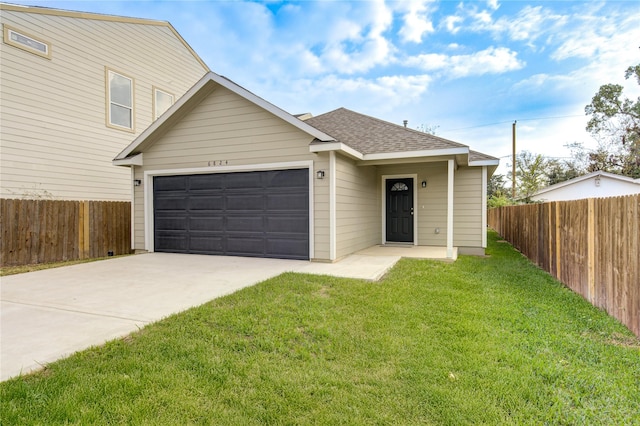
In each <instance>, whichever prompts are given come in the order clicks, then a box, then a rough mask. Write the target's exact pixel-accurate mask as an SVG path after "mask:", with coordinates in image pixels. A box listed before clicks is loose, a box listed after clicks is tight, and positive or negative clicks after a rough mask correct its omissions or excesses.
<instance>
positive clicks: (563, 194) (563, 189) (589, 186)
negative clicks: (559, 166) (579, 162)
mask: <svg viewBox="0 0 640 426" xmlns="http://www.w3.org/2000/svg"><path fill="white" fill-rule="evenodd" d="M631 194H640V179H632V178H630V177H626V176H621V175H616V174H613V173H607V172H603V171H596V172H593V173H589V174H586V175H584V176H579V177H577V178H573V179H569V180H567V181H564V182H560V183H556V184H555V185H551V186H548V187H546V188H543V189H541V190H539V191H538V192H536V193H535V194H533V195H532V196H531V199H532V200H533V201H569V200H580V199H583V198H597V197H618V196H623V195H631Z"/></svg>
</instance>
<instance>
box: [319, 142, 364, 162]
mask: <svg viewBox="0 0 640 426" xmlns="http://www.w3.org/2000/svg"><path fill="white" fill-rule="evenodd" d="M309 151H310V152H326V151H340V152H342V153H344V154H346V155H348V156H349V157H352V158H355V159H356V160H362V158H363V155H362V154H361V153H360V152H358V151H356V150H355V149H353V148H351V147H350V146H347V145H345V144H343V143H342V142H327V143H321V144H314V145H310V146H309Z"/></svg>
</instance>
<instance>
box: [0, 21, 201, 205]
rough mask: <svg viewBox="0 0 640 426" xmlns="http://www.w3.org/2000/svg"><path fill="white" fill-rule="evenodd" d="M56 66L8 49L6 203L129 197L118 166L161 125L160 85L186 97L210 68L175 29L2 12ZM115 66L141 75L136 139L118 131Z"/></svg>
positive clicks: (0, 84) (0, 162)
mask: <svg viewBox="0 0 640 426" xmlns="http://www.w3.org/2000/svg"><path fill="white" fill-rule="evenodd" d="M0 17H1V21H2V24H3V25H5V24H7V25H9V26H11V27H12V28H15V29H16V30H18V31H20V30H22V31H24V32H26V33H28V34H31V35H32V36H34V37H37V38H38V39H41V40H43V41H46V42H48V43H49V44H50V45H51V59H46V58H43V57H40V56H37V55H35V54H32V53H29V52H27V51H24V50H22V49H19V48H16V47H13V46H9V45H7V44H5V43H4V42H2V43H0V56H1V58H2V60H1V61H0V73H1V74H2V79H0V116H1V120H2V121H1V123H0V170H1V176H0V177H1V186H0V189H1V192H0V196H2V197H46V198H54V199H88V200H89V199H94V200H129V199H130V197H131V195H130V193H131V182H130V178H131V174H130V171H129V170H128V169H127V168H123V167H115V166H113V165H112V163H111V160H112V159H113V158H114V157H115V156H116V155H117V154H118V153H119V152H120V151H122V149H124V148H125V147H126V146H127V145H128V144H129V143H130V142H131V141H132V140H133V139H134V138H135V136H136V135H137V134H139V133H140V132H142V131H143V130H144V129H145V128H146V127H148V126H149V124H151V122H152V114H153V108H152V101H153V96H152V87H153V86H155V87H158V88H161V89H162V90H166V91H168V92H171V93H173V94H175V95H176V97H179V96H181V95H182V94H184V93H185V92H186V91H187V90H188V89H189V88H190V87H191V86H192V85H193V84H195V83H196V82H197V81H198V80H199V79H200V77H202V76H203V75H204V74H205V73H206V72H207V69H206V68H205V67H204V66H203V65H202V64H201V63H200V62H199V61H198V59H197V58H196V57H195V56H194V55H193V54H192V53H191V52H190V50H189V49H188V48H187V47H186V46H185V45H184V44H183V43H182V41H181V40H180V39H179V38H178V37H176V35H175V34H174V32H173V31H172V30H171V28H170V27H169V26H168V25H157V24H149V25H147V24H140V23H132V22H116V21H102V20H97V19H81V18H77V17H70V16H56V15H50V14H39V13H25V12H16V11H13V10H5V9H3V10H2V13H1V14H0ZM105 67H108V68H110V69H112V70H114V71H117V72H121V73H124V74H126V75H128V76H131V77H133V78H134V81H135V86H134V95H135V98H134V105H135V130H136V133H131V132H126V131H122V130H116V129H112V128H108V127H107V126H106V120H105V112H106V104H105Z"/></svg>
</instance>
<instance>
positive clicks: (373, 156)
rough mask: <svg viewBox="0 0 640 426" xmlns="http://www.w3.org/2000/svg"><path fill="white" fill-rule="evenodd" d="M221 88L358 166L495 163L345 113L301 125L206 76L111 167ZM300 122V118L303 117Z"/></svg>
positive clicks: (454, 145) (316, 147)
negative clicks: (451, 159)
mask: <svg viewBox="0 0 640 426" xmlns="http://www.w3.org/2000/svg"><path fill="white" fill-rule="evenodd" d="M220 86H222V87H225V88H227V89H229V90H230V91H232V92H234V93H236V94H237V95H239V96H241V97H243V98H245V99H247V100H248V101H250V102H252V103H254V104H255V105H257V106H259V107H261V108H263V109H265V110H266V111H268V112H270V113H272V114H274V115H275V116H276V117H278V118H280V119H282V120H284V121H285V122H287V123H289V124H291V125H293V126H295V127H297V128H298V129H299V130H301V131H303V132H305V133H307V134H308V135H310V136H312V137H313V138H314V140H313V141H312V142H311V143H310V147H309V149H310V151H311V152H322V151H340V152H341V153H343V154H345V155H348V156H350V157H352V158H355V159H358V160H373V161H379V160H382V161H387V160H394V159H400V158H403V159H407V158H417V157H438V156H451V155H453V156H456V158H457V160H458V161H459V162H460V164H468V165H470V166H489V169H490V172H491V173H493V172H494V171H495V169H496V168H497V166H498V164H499V162H500V160H499V159H497V158H495V157H491V156H489V155H486V154H482V153H479V152H477V151H471V150H469V147H468V146H467V145H464V144H461V143H458V142H453V141H450V140H447V139H444V138H441V137H438V136H434V135H431V134H429V133H424V132H420V131H417V130H413V129H408V128H406V127H404V126H399V125H396V124H393V123H389V122H387V121H383V120H380V119H377V118H374V117H370V116H367V115H364V114H360V113H357V112H354V111H350V110H348V109H346V108H339V109H336V110H334V111H330V112H328V113H325V114H322V115H319V116H317V117H312V118H308V119H306V120H301V119H300V118H298V116H294V115H291V114H289V113H288V112H286V111H284V110H282V109H280V108H279V107H277V106H275V105H273V104H272V103H270V102H268V101H266V100H264V99H263V98H261V97H259V96H257V95H255V94H254V93H252V92H250V91H249V90H247V89H245V88H244V87H242V86H240V85H238V84H236V83H234V82H233V81H231V80H230V79H228V78H226V77H224V76H221V75H218V74H216V73H214V72H209V73H207V74H206V75H205V76H204V77H202V79H200V81H198V82H197V83H196V84H195V85H194V86H193V87H192V88H191V89H189V91H187V93H185V94H184V95H183V96H182V97H181V98H180V99H178V101H177V102H176V103H175V104H173V105H172V106H171V107H170V108H169V109H168V110H167V111H166V112H165V113H164V114H163V115H162V116H161V117H160V118H158V120H156V121H155V122H154V123H152V124H151V126H149V127H148V128H147V129H146V130H144V131H143V132H142V133H141V134H140V135H139V136H138V137H137V138H136V139H135V140H134V141H133V142H132V143H131V144H130V145H129V146H127V147H126V148H125V149H124V150H123V151H122V152H121V153H120V154H118V155H117V156H116V158H115V159H114V160H113V164H114V165H120V166H128V165H140V164H142V159H141V157H140V156H139V154H140V153H142V151H144V149H145V148H146V147H148V146H149V145H151V144H153V143H154V142H155V141H156V140H157V139H158V138H160V137H161V136H162V135H163V134H164V133H166V131H168V129H170V128H171V127H172V126H173V125H174V124H175V123H176V122H177V121H179V120H180V119H181V118H182V117H184V116H185V115H186V114H187V113H188V112H189V111H190V110H191V109H192V108H193V107H195V105H197V104H198V103H200V102H201V101H202V100H203V99H204V98H205V97H207V96H208V95H209V94H211V93H212V92H213V91H214V90H215V88H216V87H220ZM300 116H301V117H304V116H305V114H303V115H300Z"/></svg>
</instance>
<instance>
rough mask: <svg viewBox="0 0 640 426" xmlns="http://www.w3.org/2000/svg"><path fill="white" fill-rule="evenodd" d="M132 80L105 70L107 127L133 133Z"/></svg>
mask: <svg viewBox="0 0 640 426" xmlns="http://www.w3.org/2000/svg"><path fill="white" fill-rule="evenodd" d="M133 120H134V115H133V79H132V78H130V77H127V76H126V75H123V74H120V73H117V72H115V71H112V70H110V69H107V126H109V127H114V128H117V129H123V130H130V131H133V130H134V128H133Z"/></svg>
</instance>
